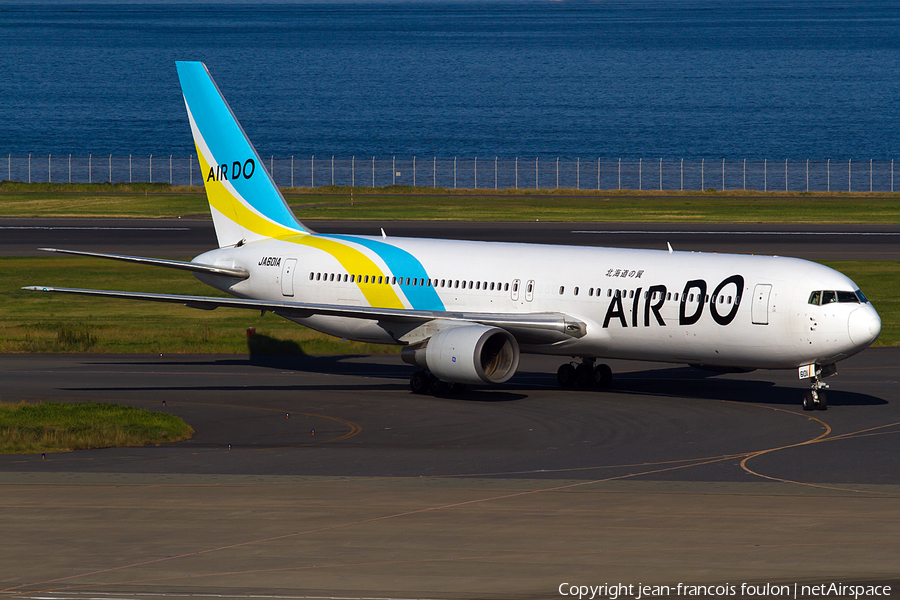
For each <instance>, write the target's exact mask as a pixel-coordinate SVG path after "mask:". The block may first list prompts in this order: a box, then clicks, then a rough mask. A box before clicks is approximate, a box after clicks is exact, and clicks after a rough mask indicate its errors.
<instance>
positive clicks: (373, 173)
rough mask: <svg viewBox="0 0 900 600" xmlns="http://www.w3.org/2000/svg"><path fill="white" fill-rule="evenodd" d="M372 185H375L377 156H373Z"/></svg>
mask: <svg viewBox="0 0 900 600" xmlns="http://www.w3.org/2000/svg"><path fill="white" fill-rule="evenodd" d="M372 187H373V188H374V187H375V157H374V156H373V157H372Z"/></svg>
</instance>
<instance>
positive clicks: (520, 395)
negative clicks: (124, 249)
mask: <svg viewBox="0 0 900 600" xmlns="http://www.w3.org/2000/svg"><path fill="white" fill-rule="evenodd" d="M367 357H368V355H364V354H342V355H308V354H302V353H299V354H280V355H250V356H245V357H238V356H235V357H234V358H231V357H229V358H214V359H211V360H201V361H197V360H194V359H185V360H178V359H177V358H175V359H174V360H173V358H168V357H167V359H166V363H167V364H170V365H184V366H203V365H208V366H226V367H247V366H254V367H262V368H269V369H277V370H280V371H297V372H303V373H327V374H331V375H348V376H356V377H365V378H368V379H376V380H378V379H382V380H384V379H390V380H393V381H392V382H391V383H388V382H384V381H381V382H377V383H376V382H361V383H354V384H342V383H340V382H329V383H328V384H311V385H305V384H302V383H298V384H291V385H265V384H260V385H253V384H251V385H215V384H213V385H204V386H163V387H153V388H152V389H154V390H159V391H188V390H205V391H245V392H246V391H298V392H300V391H361V392H365V391H376V390H380V391H396V392H404V391H405V392H409V393H412V392H410V391H409V386H408V385H407V383H406V381H405V380H406V378H407V377H408V376H409V375H411V374H412V373H413V371H414V370H415V368H414V367H411V366H408V365H405V364H400V363H399V362H398V363H397V364H389V363H372V362H357V361H356V360H355V359H360V358H367ZM97 362H102V361H97ZM104 364H106V363H104ZM132 364H146V365H158V364H159V363H158V362H156V361H143V362H137V363H132ZM758 373H759V372H756V373H749V374H723V373H715V372H711V371H703V370H700V369H695V368H693V367H688V366H681V367H679V366H673V367H667V368H651V369H646V370H642V371H631V372H628V373H623V374H620V375H618V376H616V375H614V376H613V381H612V384H611V386H610V387H609V388H608V389H607V390H580V389H578V388H574V389H573V390H566V391H567V392H576V393H593V394H603V393H618V394H634V395H647V396H672V397H683V398H694V399H708V400H729V401H733V402H744V403H751V404H776V405H784V406H792V407H794V406H799V404H800V400H801V397H802V394H803V392H804V391H805V390H806V384H805V383H803V382H799V381H798V383H797V386H796V387H794V386H791V387H787V386H783V385H780V384H777V383H775V382H773V381H767V380H760V379H759V378H758V377H759V376H758ZM754 377H756V378H754ZM397 379H403V382H402V383H398V382H397ZM556 385H557V384H556V376H555V374H549V373H545V372H529V371H519V372H518V373H517V374H516V375H515V376H514V377H513V378H512V379H511V380H510V381H509V382H508V383H506V384H503V385H501V386H497V387H472V386H469V387H468V388H467V390H466V391H465V392H464V393H453V394H451V393H444V394H438V397H440V398H447V399H454V400H467V401H472V402H511V401H517V400H523V399H526V398H528V397H529V396H530V395H531V393H532V392H534V391H536V390H545V391H546V390H547V388H548V387H551V388H552V387H556ZM837 385H839V382H835V383H834V386H835V387H834V388H833V389H829V390H827V397H828V405H829V406H871V405H882V404H887V401H886V400H884V399H882V398H878V397H875V396H871V395H868V394H862V393H858V392H854V391H850V390H841V389H836V387H837ZM70 389H74V388H70ZM77 389H79V390H83V391H100V390H106V391H140V390H147V389H149V388H146V387H134V386H129V387H102V388H99V387H97V388H77ZM561 391H562V390H561Z"/></svg>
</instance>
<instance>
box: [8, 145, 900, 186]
mask: <svg viewBox="0 0 900 600" xmlns="http://www.w3.org/2000/svg"><path fill="white" fill-rule="evenodd" d="M0 160H2V159H0ZM262 161H263V163H264V166H265V168H266V169H268V171H269V172H270V173H271V174H272V175H273V177H274V179H275V182H276V183H277V184H278V185H279V186H282V187H311V188H315V187H323V186H329V185H336V186H354V187H356V186H362V187H373V188H378V187H385V186H390V185H403V186H413V187H422V188H425V187H442V188H450V189H505V190H509V189H541V190H548V189H549V190H552V189H576V190H606V191H609V190H645V191H651V190H657V191H679V190H700V191H708V190H717V191H723V190H754V191H768V192H778V191H786V192H804V191H806V192H893V191H894V161H893V160H890V161H875V160H842V161H832V160H825V161H810V160H805V161H791V160H776V161H769V160H763V161H747V160H738V161H728V160H725V159H723V160H705V159H701V160H700V161H696V160H692V161H687V160H683V159H677V160H665V159H652V160H643V159H637V160H626V159H613V160H603V159H581V158H575V159H561V158H541V157H538V158H528V159H526V158H478V157H476V158H437V157H428V158H422V157H412V158H408V157H403V158H400V157H387V158H385V157H376V156H368V157H360V156H354V157H349V158H348V157H335V156H303V157H300V156H289V157H275V156H268V157H265V158H263V159H262ZM6 162H7V164H6V165H5V166H6V169H3V166H4V165H2V162H0V177H2V175H6V177H5V179H7V180H9V181H22V182H25V181H27V182H29V183H31V182H60V183H65V182H69V183H102V182H110V183H119V182H123V183H137V182H152V183H156V182H164V183H170V184H174V185H201V184H202V182H203V180H204V179H205V178H206V177H207V176H208V175H209V174H208V173H201V172H200V165H199V164H198V162H197V158H196V157H195V156H193V155H190V156H174V155H150V156H146V155H144V156H137V155H129V156H113V155H86V156H85V155H71V154H68V155H67V154H62V155H58V154H54V155H45V156H38V155H32V154H29V155H13V154H8V155H7V160H6ZM234 168H235V166H234V165H228V167H227V170H228V175H229V177H230V176H231V175H232V174H234V175H237V173H235V172H233V171H234ZM249 168H250V165H244V166H241V169H249ZM252 168H254V169H255V168H259V165H255V164H254V165H252ZM4 170H5V171H6V173H3V171H4Z"/></svg>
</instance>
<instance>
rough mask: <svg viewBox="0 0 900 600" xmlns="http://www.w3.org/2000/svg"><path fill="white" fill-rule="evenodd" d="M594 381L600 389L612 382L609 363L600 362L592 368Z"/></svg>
mask: <svg viewBox="0 0 900 600" xmlns="http://www.w3.org/2000/svg"><path fill="white" fill-rule="evenodd" d="M594 382H595V385H596V386H597V387H598V388H600V389H601V390H605V389H606V388H608V387H609V384H611V383H612V369H610V368H609V365H606V364H602V365H597V366H596V367H595V368H594Z"/></svg>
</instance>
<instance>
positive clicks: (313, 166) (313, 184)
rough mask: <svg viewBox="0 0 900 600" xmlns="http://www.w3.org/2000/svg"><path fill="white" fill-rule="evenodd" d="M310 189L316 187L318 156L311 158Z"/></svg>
mask: <svg viewBox="0 0 900 600" xmlns="http://www.w3.org/2000/svg"><path fill="white" fill-rule="evenodd" d="M309 187H311V188H314V187H316V155H315V154H313V155H311V156H310V157H309Z"/></svg>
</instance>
